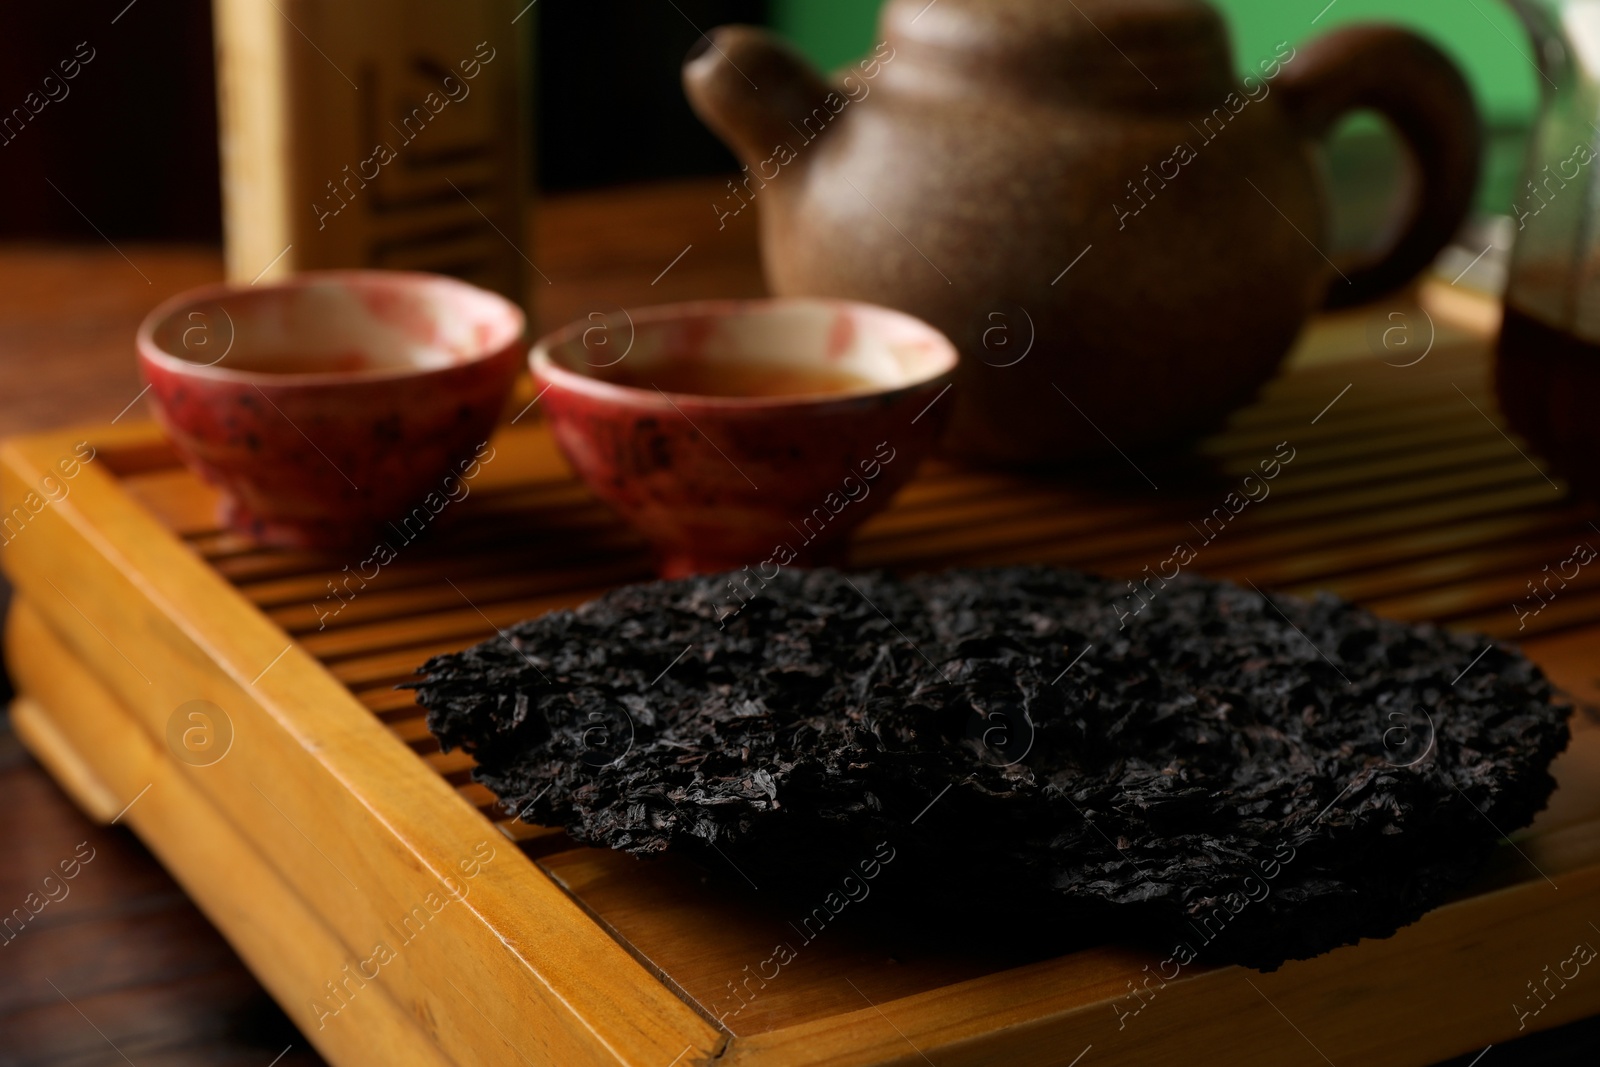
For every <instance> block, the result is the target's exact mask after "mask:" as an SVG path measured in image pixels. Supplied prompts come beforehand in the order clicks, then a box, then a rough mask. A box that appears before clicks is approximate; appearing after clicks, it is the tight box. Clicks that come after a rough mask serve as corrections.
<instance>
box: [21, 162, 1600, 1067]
mask: <svg viewBox="0 0 1600 1067" xmlns="http://www.w3.org/2000/svg"><path fill="white" fill-rule="evenodd" d="M720 186H721V182H720V181H716V180H710V181H687V182H680V183H673V184H664V185H653V186H649V187H643V188H638V189H623V190H612V191H604V192H597V193H585V194H581V195H575V196H567V197H563V198H560V199H556V200H551V201H548V202H546V203H545V204H544V205H542V206H541V209H540V210H539V211H538V212H536V215H535V222H534V233H533V234H532V237H531V240H530V242H529V244H528V246H527V247H526V248H525V249H524V251H525V252H526V253H527V254H528V255H529V256H530V258H531V259H532V260H533V261H534V262H535V263H537V264H538V266H539V269H540V271H541V272H542V273H543V274H544V276H545V278H547V279H548V281H546V280H543V279H540V280H537V281H536V285H535V291H534V294H533V306H534V308H535V314H536V319H537V322H538V325H539V327H540V328H550V327H554V326H557V325H560V324H561V323H564V322H566V321H569V320H573V319H578V318H583V317H585V316H586V315H587V314H589V313H590V312H594V311H606V310H610V309H613V308H616V307H619V306H627V307H636V306H639V305H641V304H649V303H665V302H670V301H674V300H680V299H690V298H696V297H707V296H753V295H759V294H760V293H761V291H762V289H763V285H762V281H761V275H760V270H759V266H758V263H757V254H756V233H755V227H754V225H753V223H752V219H751V218H750V217H745V218H741V219H738V220H734V221H733V222H732V223H730V225H729V226H728V227H727V228H726V229H725V230H720V231H719V230H718V229H717V225H716V216H715V215H714V213H713V211H712V208H711V206H710V205H711V204H712V202H713V201H714V200H715V199H716V198H717V195H718V190H719V188H720ZM221 273H222V265H221V255H220V252H219V251H218V250H216V249H212V248H173V247H154V246H137V245H127V246H123V247H121V248H113V247H110V246H108V245H99V246H84V247H61V246H55V245H51V246H32V247H26V246H15V245H13V246H9V247H0V436H8V435H11V434H15V433H19V432H23V431H27V430H35V429H42V428H47V427H50V426H55V425H60V424H64V423H87V422H96V421H100V420H105V421H111V420H113V419H116V418H123V417H126V418H137V417H142V415H143V413H142V411H141V410H140V408H141V407H142V405H140V404H136V403H135V400H136V398H137V397H138V396H139V393H140V389H141V384H140V382H139V380H138V375H137V372H136V370H135V367H134V360H133V349H132V337H133V332H134V329H135V327H136V326H137V324H138V321H139V319H140V318H141V317H142V316H143V315H144V314H145V312H146V311H148V310H149V308H151V307H152V306H154V305H155V304H156V303H157V302H159V301H160V300H162V299H165V298H166V297H167V296H170V295H172V294H173V293H176V292H178V291H180V290H183V289H186V288H189V287H191V286H194V285H198V284H201V283H203V282H208V281H212V280H215V279H217V278H220V277H221ZM130 406H131V408H130ZM90 849H92V850H93V856H94V858H93V860H92V861H91V862H89V863H88V864H86V865H85V866H84V868H83V870H82V873H81V874H80V876H79V877H78V878H76V879H75V880H73V881H72V882H70V883H67V885H68V886H69V887H70V894H69V895H68V896H66V897H64V898H63V899H61V900H59V901H55V902H52V903H50V904H49V905H47V906H46V908H45V910H44V911H42V912H41V913H40V914H39V916H38V917H37V918H35V919H34V920H33V921H31V922H30V923H29V924H28V925H27V927H26V928H25V929H24V930H23V931H22V933H21V934H20V935H19V936H17V937H16V938H15V939H14V940H3V939H0V1067H12V1065H16V1067H22V1065H34V1064H38V1065H51V1067H62V1065H73V1067H79V1065H91V1064H131V1065H136V1067H150V1065H166V1067H176V1065H188V1064H215V1065H227V1067H233V1065H257V1067H291V1065H294V1067H300V1065H307V1064H317V1063H320V1062H322V1061H321V1060H320V1059H319V1058H318V1057H317V1056H316V1054H315V1053H314V1052H313V1051H312V1050H311V1049H310V1047H309V1046H308V1044H307V1043H306V1041H305V1040H304V1039H303V1038H302V1037H301V1036H300V1035H299V1034H298V1033H296V1032H295V1030H294V1028H293V1027H292V1026H291V1025H290V1024H289V1023H288V1021H287V1020H286V1019H285V1018H284V1016H283V1015H282V1013H281V1012H280V1011H279V1010H278V1009H277V1007H276V1005H274V1004H273V1003H272V1002H271V1001H270V999H268V998H267V996H266V995H265V994H264V993H263V992H262V990H261V989H260V987H259V986H258V985H257V984H256V982H255V980H254V979H253V978H252V977H251V976H250V975H249V973H248V972H247V971H245V969H244V968H243V966H242V965H241V964H240V963H239V961H238V959H237V958H236V957H235V956H234V955H233V953H232V951H231V950H230V949H229V948H228V946H227V944H226V943H225V942H224V941H223V940H222V938H221V937H220V936H219V935H218V934H217V932H216V931H215V930H214V929H213V928H212V927H211V926H210V925H209V924H208V923H207V922H206V920H205V919H204V918H203V917H202V916H201V915H200V913H199V912H198V911H196V910H195V908H194V907H193V905H191V904H190V903H189V902H188V901H187V899H186V898H185V897H184V896H183V894H182V892H181V890H179V889H178V887H177V886H176V885H175V884H174V883H173V882H172V880H171V879H170V878H169V877H167V875H166V874H165V872H163V871H162V870H161V868H160V867H159V866H158V865H157V864H156V863H155V862H154V860H152V859H151V857H150V856H149V854H148V853H146V852H145V851H144V849H143V848H142V847H141V846H140V845H139V844H138V842H137V841H136V840H135V839H133V838H132V837H131V836H130V835H128V834H127V833H126V832H125V831H123V830H121V829H118V828H116V827H111V828H100V827H96V826H94V825H92V824H90V823H89V822H87V821H86V820H85V819H84V818H83V817H82V816H81V815H80V814H79V813H78V812H77V811H76V809H74V808H73V807H72V806H71V805H70V804H69V803H68V802H67V801H66V799H65V798H64V797H63V796H62V794H61V793H60V792H59V791H58V790H57V789H56V787H55V785H54V784H53V783H52V782H51V781H50V779H49V778H48V777H47V776H45V774H44V773H43V772H42V771H41V770H40V769H39V768H38V767H37V766H36V765H35V764H34V763H33V762H32V761H31V759H30V758H29V757H28V756H27V755H26V754H25V753H23V752H22V751H21V749H20V747H19V746H18V745H17V744H16V742H15V740H14V739H13V738H12V737H11V736H10V734H9V733H8V732H7V731H6V730H5V728H4V725H3V720H0V915H6V914H10V912H11V909H12V908H13V907H18V906H21V905H22V904H23V902H24V900H25V899H27V898H28V895H29V894H30V893H38V892H41V883H42V880H43V878H44V877H45V876H46V875H47V874H49V873H50V872H51V871H52V870H53V869H55V868H56V866H57V864H58V863H59V862H60V861H61V860H64V859H67V858H69V857H71V856H72V855H73V854H74V852H75V851H77V853H78V854H79V855H80V856H81V855H84V854H86V853H87V851H88V850H90ZM1441 981H1448V976H1441ZM1596 1048H1600V1024H1596V1023H1595V1022H1590V1023H1587V1024H1580V1025H1578V1026H1575V1027H1568V1028H1566V1029H1565V1030H1562V1031H1554V1032H1552V1033H1549V1034H1545V1035H1539V1036H1537V1037H1534V1038H1530V1039H1526V1040H1525V1041H1523V1042H1519V1043H1517V1044H1516V1045H1507V1046H1500V1047H1496V1048H1493V1049H1491V1050H1488V1051H1487V1052H1486V1053H1485V1054H1484V1055H1483V1059H1482V1060H1481V1061H1478V1062H1479V1063H1480V1064H1481V1067H1502V1065H1506V1064H1544V1065H1564V1064H1569V1063H1570V1064H1578V1063H1580V1062H1581V1063H1586V1064H1587V1063H1592V1062H1593V1056H1594V1051H1595V1050H1596ZM1472 1062H1474V1061H1473V1060H1472V1057H1464V1058H1463V1059H1462V1060H1461V1061H1459V1064H1460V1067H1466V1065H1467V1064H1469V1063H1472ZM1341 1067H1342V1065H1341Z"/></svg>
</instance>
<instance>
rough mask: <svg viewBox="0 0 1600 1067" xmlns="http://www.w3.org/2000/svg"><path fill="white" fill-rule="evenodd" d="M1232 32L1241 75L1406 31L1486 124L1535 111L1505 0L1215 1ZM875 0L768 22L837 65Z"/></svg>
mask: <svg viewBox="0 0 1600 1067" xmlns="http://www.w3.org/2000/svg"><path fill="white" fill-rule="evenodd" d="M1214 2H1216V3H1217V4H1218V6H1219V7H1221V8H1222V9H1223V11H1224V12H1225V13H1226V14H1227V16H1228V21H1229V24H1230V25H1231V26H1232V31H1233V43H1234V54H1235V56H1236V58H1237V60H1238V62H1239V66H1240V68H1241V69H1245V68H1250V67H1253V65H1254V62H1255V60H1257V59H1260V58H1262V57H1265V56H1270V55H1271V54H1272V52H1273V47H1274V45H1276V44H1277V42H1279V41H1284V40H1287V41H1289V42H1291V43H1299V42H1300V41H1303V40H1307V39H1309V38H1311V37H1314V36H1316V35H1317V34H1319V33H1321V32H1323V31H1325V30H1328V29H1331V28H1332V27H1335V26H1340V25H1343V24H1345V23H1349V22H1362V21H1370V20H1383V21H1386V22H1398V23H1403V24H1405V25H1407V26H1410V27H1412V28H1414V29H1416V30H1418V31H1419V32H1421V33H1423V34H1424V35H1426V36H1427V37H1429V38H1431V39H1432V40H1433V41H1434V42H1435V43H1436V44H1438V45H1439V46H1440V47H1441V48H1443V49H1444V50H1445V51H1446V52H1448V53H1449V54H1450V55H1451V56H1452V57H1453V58H1454V59H1455V60H1456V62H1457V63H1459V64H1460V65H1461V67H1462V69H1463V70H1465V71H1467V74H1468V77H1469V78H1470V79H1471V81H1472V84H1473V86H1474V88H1475V90H1476V91H1477V94H1478V103H1479V106H1480V108H1481V109H1482V110H1483V113H1484V115H1485V117H1486V118H1487V119H1488V120H1489V122H1490V124H1491V125H1493V126H1495V127H1499V128H1507V127H1513V128H1514V127H1521V126H1526V125H1527V124H1528V123H1529V121H1531V119H1532V117H1533V114H1534V112H1535V110H1536V108H1537V106H1538V91H1537V88H1536V82H1537V78H1538V75H1537V74H1536V73H1535V72H1534V70H1533V68H1532V66H1530V61H1529V59H1528V57H1529V56H1531V55H1532V54H1533V49H1532V47H1531V46H1530V44H1529V43H1528V40H1527V37H1526V35H1525V34H1524V33H1523V30H1522V27H1521V24H1520V23H1519V22H1518V21H1517V20H1516V18H1515V17H1514V16H1513V15H1512V14H1511V12H1510V10H1509V9H1508V8H1507V7H1506V6H1505V5H1504V3H1503V0H1335V2H1334V4H1333V6H1332V7H1331V8H1329V9H1328V10H1327V11H1326V13H1323V14H1321V18H1320V19H1319V21H1318V22H1317V23H1316V24H1315V25H1312V24H1311V20H1312V19H1314V18H1317V17H1318V15H1319V13H1322V11H1323V8H1324V7H1325V6H1326V5H1327V2H1328V0H1214ZM878 8H879V0H772V13H773V23H774V25H775V26H777V28H778V29H779V30H781V31H782V32H784V33H785V34H786V35H787V36H789V37H790V38H791V39H792V40H794V41H795V42H796V43H797V44H799V45H800V47H801V48H802V49H803V50H804V51H806V52H807V53H808V54H809V55H810V56H811V57H812V58H813V59H815V60H816V62H817V63H818V64H819V65H821V66H824V67H829V68H832V67H838V66H841V65H843V64H844V63H846V62H849V61H850V60H852V59H855V58H857V57H858V56H860V55H862V54H864V53H865V52H866V51H868V49H869V48H870V47H871V45H872V42H873V39H874V37H875V36H876V28H877V18H878Z"/></svg>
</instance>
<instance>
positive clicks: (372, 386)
mask: <svg viewBox="0 0 1600 1067" xmlns="http://www.w3.org/2000/svg"><path fill="white" fill-rule="evenodd" d="M524 328H525V321H524V318H523V314H522V312H521V311H520V310H519V309H518V308H517V307H516V306H515V305H514V304H512V303H511V302H510V301H508V300H505V299H504V298H502V297H499V296H496V295H495V294H494V293H490V292H486V291H484V290H482V289H478V288H476V287H474V286H471V285H468V284H466V283H465V282H460V281H456V280H455V279H453V278H445V277H440V276H437V275H431V274H413V273H402V272H393V271H328V272H319V273H309V274H302V275H299V276H297V277H294V278H291V279H289V280H288V281H285V282H282V283H279V284H275V285H267V286H260V287H248V286H230V285H217V286H210V287H206V288H201V289H195V290H192V291H190V292H187V293H183V294H181V295H179V296H177V297H174V298H173V299H171V300H169V301H167V302H166V303H164V304H162V305H161V306H160V307H158V308H156V309H155V310H154V311H152V312H151V313H150V314H149V316H147V317H146V318H145V320H144V323H143V325H141V326H140V327H139V334H138V348H139V365H140V369H141V370H142V371H143V373H144V377H145V379H146V381H148V382H149V386H150V396H151V399H152V401H153V404H154V408H155V413H156V417H157V419H158V420H159V421H160V422H161V425H162V426H163V427H164V428H165V429H166V431H167V434H168V435H169V436H170V437H171V439H172V444H173V447H174V448H175V449H176V450H177V452H178V454H179V456H180V457H181V458H182V459H183V461H184V463H185V464H187V465H188V466H189V467H190V468H192V469H193V470H195V471H196V472H197V473H198V474H200V475H201V476H202V477H203V478H205V480H206V481H208V482H210V483H212V484H213V485H215V486H216V487H217V488H218V489H220V490H221V491H222V507H223V518H224V520H225V522H226V523H227V524H228V525H229V526H231V527H233V528H234V529H235V530H238V531H240V532H242V533H245V534H248V535H249V536H251V537H253V538H255V539H256V540H258V541H261V542H263V543H266V544H271V545H280V546H293V547H332V546H339V545H359V544H363V543H366V542H368V541H369V540H370V539H371V538H373V537H374V536H376V535H377V534H378V533H379V532H380V531H382V530H383V528H384V527H385V526H386V524H388V523H391V522H405V521H406V520H407V518H408V517H410V516H412V515H413V513H414V512H415V511H416V509H417V508H419V507H421V508H425V509H428V517H429V518H431V516H432V515H433V514H434V510H433V507H432V504H431V503H430V501H431V500H432V499H434V498H438V499H441V500H443V499H448V498H449V497H450V496H451V495H453V494H452V490H451V484H452V481H453V480H454V481H458V480H459V479H460V477H461V476H462V474H463V472H464V471H467V470H470V468H471V465H472V464H473V463H474V457H475V456H476V455H477V451H478V449H479V448H480V447H481V445H482V444H483V443H485V442H487V440H488V438H489V435H490V434H491V433H492V432H493V430H494V426H495V423H496V422H497V421H498V420H499V417H500V414H501V412H502V411H503V410H504V408H505V405H506V401H507V399H508V398H509V397H510V394H511V390H512V387H513V385H514V384H515V381H516V377H517V374H518V371H519V369H520V363H521V359H520V355H521V339H522V334H523V330H524Z"/></svg>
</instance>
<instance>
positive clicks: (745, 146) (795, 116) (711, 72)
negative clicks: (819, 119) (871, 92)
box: [683, 26, 834, 166]
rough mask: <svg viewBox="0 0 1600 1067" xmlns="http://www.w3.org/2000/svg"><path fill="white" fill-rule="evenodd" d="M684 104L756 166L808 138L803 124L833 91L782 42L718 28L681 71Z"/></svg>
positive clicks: (752, 30)
mask: <svg viewBox="0 0 1600 1067" xmlns="http://www.w3.org/2000/svg"><path fill="white" fill-rule="evenodd" d="M683 87H684V92H685V93H686V94H687V96H688V97H689V106H690V107H692V108H693V109H694V112H695V114H696V115H698V116H699V117H700V120H701V121H702V122H704V123H705V124H706V125H707V126H709V127H710V128H711V131H712V132H713V133H715V134H716V135H717V136H718V137H720V138H721V139H722V141H723V142H724V143H725V144H727V146H728V147H729V148H731V149H733V153H734V155H736V156H738V157H739V160H740V162H742V163H745V164H747V165H752V166H753V165H755V163H756V162H757V161H759V160H763V159H766V158H767V157H769V156H771V155H772V153H773V150H774V149H775V148H776V147H777V146H779V145H782V144H791V145H792V144H794V143H795V142H796V140H797V139H799V140H801V141H804V140H807V139H808V138H807V137H806V136H805V135H804V134H802V133H800V132H799V131H800V130H801V129H802V128H803V127H804V123H805V120H806V119H807V118H808V117H810V116H811V115H812V114H813V113H814V112H815V111H816V109H817V108H819V107H822V106H823V100H824V99H825V98H826V97H827V95H828V94H829V93H830V92H832V91H834V90H833V89H832V87H831V86H829V85H828V83H827V82H826V81H824V80H823V78H822V76H821V75H820V74H818V73H817V72H816V71H815V70H814V69H813V68H812V67H811V65H810V64H808V63H807V62H806V61H805V60H804V59H802V58H801V57H800V56H799V55H798V54H796V53H795V51H794V50H793V49H791V48H790V47H789V46H788V45H787V44H785V43H784V42H783V41H781V40H780V39H778V38H777V37H775V36H774V35H772V34H771V33H768V32H767V31H766V30H762V29H758V28H757V27H754V26H721V27H718V28H717V29H714V30H712V31H711V33H709V34H708V35H706V36H705V37H702V38H701V39H700V42H699V43H698V44H697V45H696V46H695V49H694V51H692V52H690V53H689V58H688V60H687V61H686V62H685V63H684V67H683Z"/></svg>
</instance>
